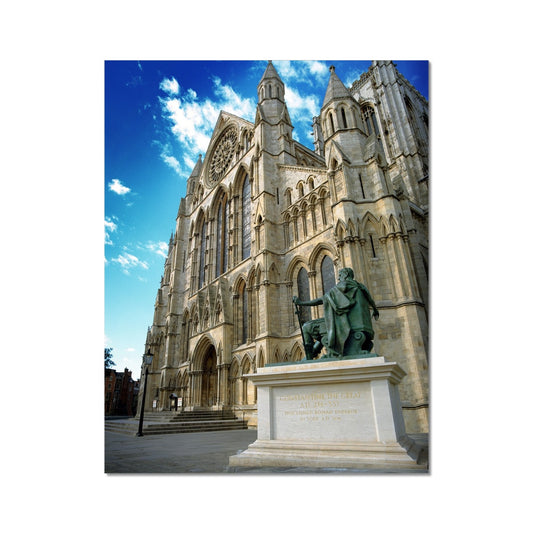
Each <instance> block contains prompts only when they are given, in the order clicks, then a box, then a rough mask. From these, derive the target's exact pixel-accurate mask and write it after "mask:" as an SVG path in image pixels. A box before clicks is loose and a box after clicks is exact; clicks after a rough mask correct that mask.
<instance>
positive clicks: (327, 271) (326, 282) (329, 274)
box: [320, 255, 335, 294]
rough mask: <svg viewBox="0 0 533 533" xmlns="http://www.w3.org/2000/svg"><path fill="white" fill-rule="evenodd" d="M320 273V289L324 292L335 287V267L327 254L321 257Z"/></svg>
mask: <svg viewBox="0 0 533 533" xmlns="http://www.w3.org/2000/svg"><path fill="white" fill-rule="evenodd" d="M320 274H321V276H322V289H323V290H324V294H325V293H326V292H328V291H329V290H330V289H332V288H333V287H335V267H334V266H333V260H332V259H331V257H330V256H329V255H326V256H324V259H322V265H321V266H320Z"/></svg>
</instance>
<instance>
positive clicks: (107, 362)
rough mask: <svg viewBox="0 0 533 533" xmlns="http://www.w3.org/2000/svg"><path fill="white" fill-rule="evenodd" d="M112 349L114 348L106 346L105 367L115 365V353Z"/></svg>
mask: <svg viewBox="0 0 533 533" xmlns="http://www.w3.org/2000/svg"><path fill="white" fill-rule="evenodd" d="M112 351H113V348H104V360H105V368H111V367H112V366H115V363H114V361H113V354H112V353H111V352H112Z"/></svg>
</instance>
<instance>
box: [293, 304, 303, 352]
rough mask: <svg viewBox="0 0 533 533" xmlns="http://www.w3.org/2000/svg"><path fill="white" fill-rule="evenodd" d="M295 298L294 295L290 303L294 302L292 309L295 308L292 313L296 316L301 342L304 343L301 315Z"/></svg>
mask: <svg viewBox="0 0 533 533" xmlns="http://www.w3.org/2000/svg"><path fill="white" fill-rule="evenodd" d="M295 299H296V296H294V297H293V299H292V303H293V304H294V309H295V311H294V314H295V315H297V316H298V324H299V325H300V334H301V335H302V342H303V343H304V344H305V340H304V330H303V328H302V317H301V316H300V314H301V311H300V307H299V306H298V304H297V303H296V301H295Z"/></svg>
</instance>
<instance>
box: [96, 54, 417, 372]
mask: <svg viewBox="0 0 533 533" xmlns="http://www.w3.org/2000/svg"><path fill="white" fill-rule="evenodd" d="M395 62H396V64H397V65H398V69H399V71H400V72H401V73H402V74H403V75H404V76H405V77H406V78H407V79H408V80H409V81H410V82H411V83H412V84H413V85H414V86H415V87H416V88H417V89H418V90H419V91H420V93H422V94H423V95H424V96H425V97H426V98H428V63H427V62H426V61H395ZM370 64H371V61H335V60H321V61H274V65H275V67H276V69H277V71H278V73H279V75H280V76H281V78H282V80H283V81H284V83H285V86H286V93H285V94H286V102H287V107H288V109H289V113H290V116H291V120H292V122H293V125H294V127H295V129H294V132H293V136H294V138H295V139H297V140H298V141H299V142H301V143H302V144H304V145H306V146H307V147H309V148H311V149H312V148H313V144H312V135H311V131H312V127H311V124H312V119H313V117H314V116H317V115H318V113H319V112H320V107H321V105H322V101H323V98H324V94H325V91H326V87H327V83H328V80H329V66H330V65H335V72H336V74H337V75H338V76H339V78H340V79H341V80H342V81H343V82H344V83H345V85H347V86H350V85H351V83H352V82H353V81H354V80H356V79H357V78H359V76H360V75H361V74H362V73H363V72H366V71H367V70H368V67H369V66H370ZM266 65H267V62H266V61H106V63H105V222H104V224H105V243H106V244H105V340H104V344H105V346H106V347H109V348H113V359H114V361H115V363H116V366H115V367H114V368H115V369H116V370H119V371H122V370H124V368H125V367H128V368H129V369H130V370H132V371H133V376H134V378H138V377H139V372H140V366H141V356H142V354H143V351H144V341H145V339H146V332H147V329H148V327H149V326H150V325H151V324H152V319H153V311H154V301H155V296H156V292H157V289H158V287H159V285H160V280H161V275H162V272H163V265H164V261H165V258H166V254H167V252H168V241H169V238H170V235H171V233H172V232H173V231H174V230H175V223H176V222H175V220H176V214H177V210H178V206H179V201H180V199H181V197H183V196H185V187H186V182H187V178H188V177H189V175H190V173H191V171H192V168H193V166H194V164H195V162H196V161H197V159H198V155H199V154H202V158H203V157H204V155H205V151H206V149H207V145H208V143H209V139H210V136H211V133H212V130H213V128H214V125H215V122H216V120H217V118H218V115H219V111H220V110H221V109H224V110H226V111H229V112H231V113H234V114H236V115H238V116H241V117H243V118H246V119H248V120H250V121H251V122H253V121H254V116H255V109H256V102H257V84H258V82H259V80H260V78H261V76H262V74H263V72H264V70H265V68H266Z"/></svg>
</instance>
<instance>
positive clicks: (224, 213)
mask: <svg viewBox="0 0 533 533" xmlns="http://www.w3.org/2000/svg"><path fill="white" fill-rule="evenodd" d="M228 211H229V210H228V203H227V201H226V198H225V197H224V198H223V199H222V200H221V202H220V204H219V206H218V211H217V256H216V276H217V277H218V276H220V275H221V274H223V273H224V272H226V270H227V268H228V246H229V213H228Z"/></svg>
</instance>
